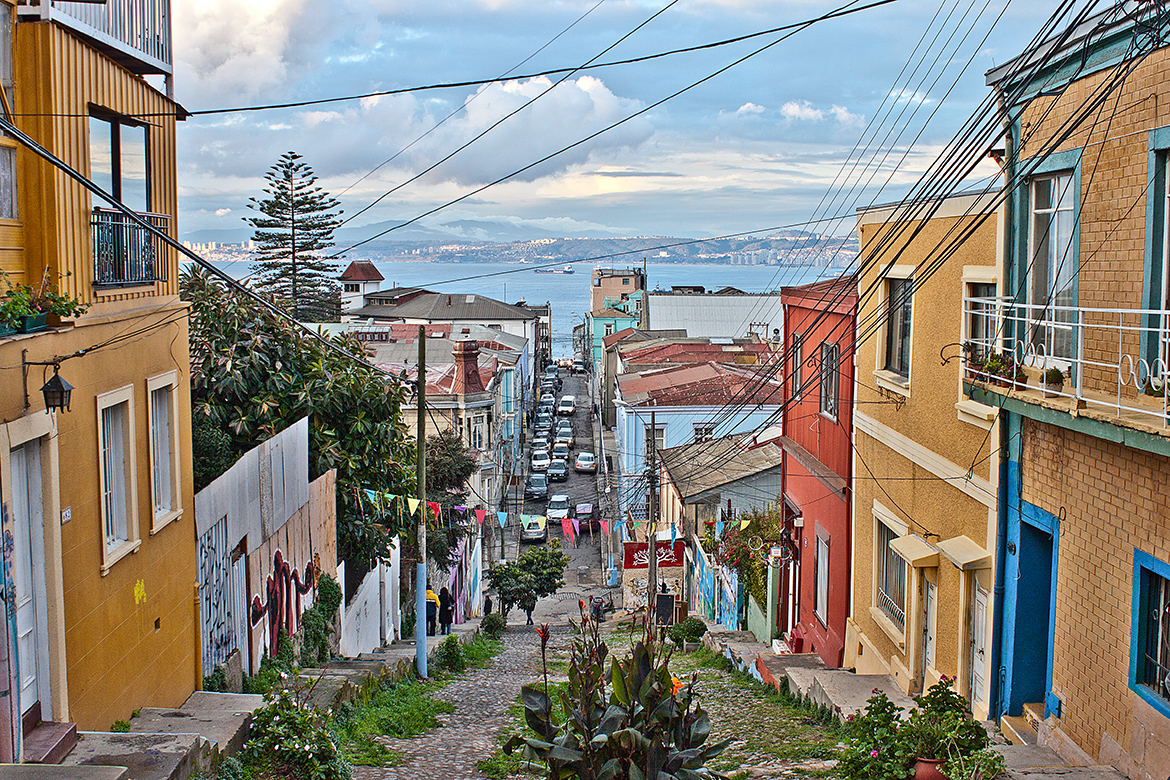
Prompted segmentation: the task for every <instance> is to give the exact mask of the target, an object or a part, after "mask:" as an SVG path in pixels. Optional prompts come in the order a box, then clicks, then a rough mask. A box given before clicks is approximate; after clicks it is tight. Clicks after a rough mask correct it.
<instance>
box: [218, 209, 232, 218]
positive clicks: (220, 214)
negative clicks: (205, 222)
mask: <svg viewBox="0 0 1170 780" xmlns="http://www.w3.org/2000/svg"><path fill="white" fill-rule="evenodd" d="M231 213H232V210H231V209H216V210H215V216H217V217H226V216H227V215H228V214H231Z"/></svg>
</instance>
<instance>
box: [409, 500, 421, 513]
mask: <svg viewBox="0 0 1170 780" xmlns="http://www.w3.org/2000/svg"><path fill="white" fill-rule="evenodd" d="M421 503H422V501H420V500H419V499H417V498H407V499H406V505H407V506H408V507H410V512H408V513H407V514H411V515H413V514H414V513H415V512H417V511H418V505H419V504H421Z"/></svg>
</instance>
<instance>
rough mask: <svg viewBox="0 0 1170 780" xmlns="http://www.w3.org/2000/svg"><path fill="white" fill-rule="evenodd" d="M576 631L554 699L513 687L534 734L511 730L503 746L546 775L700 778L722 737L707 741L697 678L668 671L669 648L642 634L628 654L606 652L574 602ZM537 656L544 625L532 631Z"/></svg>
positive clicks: (706, 774)
mask: <svg viewBox="0 0 1170 780" xmlns="http://www.w3.org/2000/svg"><path fill="white" fill-rule="evenodd" d="M581 624H582V628H583V631H582V636H581V638H580V639H577V640H574V641H573V645H572V648H571V651H570V656H569V673H568V676H569V682H568V685H567V686H566V687H565V689H564V691H563V692H561V693H560V694H559V695H558V697H557V700H556V701H555V702H554V701H553V698H552V697H551V696H550V695H549V692H548V666H547V660H546V661H545V665H544V668H545V679H544V686H543V688H542V687H540V686H536V685H526V686H524V687H523V688H521V699H522V701H523V703H524V718H525V722H526V723H527V724H528V726H529V728H531V729H532V731H533V732H535V735H536V736H534V737H521V736H516V737H513V738H512V739H510V740H509V741H508V743H507V744H506V745H505V746H504V749H505V750H506V751H508V752H512V751H514V750H516V749H517V748H521V749H523V751H524V752H525V754H526V755H527V757H528V758H529V759H530V760H534V761H538V762H540V763H542V764H543V765H544V766H545V768H546V769H547V777H549V778H570V777H575V778H580V779H581V780H618V779H620V780H643V778H651V779H652V780H674V779H675V778H677V779H678V780H705V779H706V778H716V777H719V775H718V774H716V773H715V772H714V771H712V770H711V769H710V768H708V767H707V766H706V764H707V762H708V761H709V760H710V759H712V758H714V757H715V756H718V755H719V754H720V753H722V752H723V750H724V749H725V748H726V747H727V744H728V741H723V742H719V743H717V744H712V745H708V744H706V743H707V738H708V737H709V736H710V733H711V721H710V719H709V718H708V716H707V713H706V711H705V710H703V708H702V707H700V706H699V703H698V697H697V695H696V691H695V684H696V681H697V677H692V679H691V682H690V683H689V684H683V683H682V682H680V681H679V680H678V679H677V678H676V677H674V676H673V675H671V673H670V669H669V661H670V650H669V649H668V648H666V647H665V646H664V645H662V644H660V643H658V642H656V641H655V640H654V636H653V633H652V632H647V634H646V635H645V636H644V637H643V639H642V640H641V641H639V642H638V643H637V644H636V645H635V646H634V648H633V652H632V653H631V654H630V656H629V657H627V658H623V659H618V658H613V657H610V655H609V648H608V647H607V645H606V643H605V642H604V641H602V639H601V635H600V632H599V631H598V627H597V624H596V622H593V621H591V620H590V619H589V617H588V615H587V614H586V612H585V608H584V604H583V603H582V604H581ZM538 633H539V634H540V638H541V655H542V658H544V656H545V654H546V649H547V645H548V639H549V629H548V624H545V625H543V626H541V627H540V629H538Z"/></svg>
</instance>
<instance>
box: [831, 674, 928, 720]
mask: <svg viewBox="0 0 1170 780" xmlns="http://www.w3.org/2000/svg"><path fill="white" fill-rule="evenodd" d="M875 690H878V691H883V692H884V693H885V694H886V696H888V697H889V699H890V701H892V702H893V703H894V704H896V705H897V706H899V707H901V708H902V709H906V710H908V709H910V708H911V707H913V706H914V701H913V700H912V699H911V698H910V697H909V696H907V695H906V694H904V693H902V690H901V689H900V688H898V686H897V685H895V684H894V681H893V680H892V679H890V677H889V676H887V675H884V674H854V673H853V672H846V671H843V670H837V669H826V670H825V671H819V672H817V673H816V675H815V676H814V678H813V684H812V689H811V690H810V692H809V698H810V699H812V702H813V704H817V705H821V706H824V707H827V708H828V709H829V710H830V711H831V712H832V713H833V714H834V715H836V716H837V719H838V720H841V721H844V720H846V719H848V718H849V716H850V715H855V714H857V713H859V712H861V711H862V710H864V709H865V706H866V702H867V701H868V700H869V698H870V697H871V696H873V695H874V691H875Z"/></svg>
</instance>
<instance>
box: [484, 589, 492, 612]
mask: <svg viewBox="0 0 1170 780" xmlns="http://www.w3.org/2000/svg"><path fill="white" fill-rule="evenodd" d="M483 614H484V616H487V615H490V614H492V594H490V593H485V594H483Z"/></svg>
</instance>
